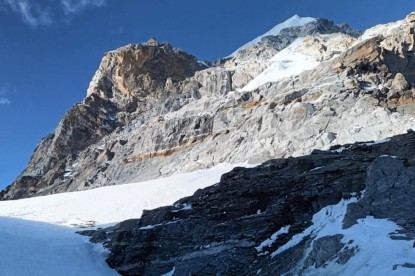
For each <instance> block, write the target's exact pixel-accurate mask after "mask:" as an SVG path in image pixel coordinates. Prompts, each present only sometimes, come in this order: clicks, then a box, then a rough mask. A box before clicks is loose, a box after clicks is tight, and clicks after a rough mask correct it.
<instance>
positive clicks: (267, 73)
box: [240, 37, 320, 92]
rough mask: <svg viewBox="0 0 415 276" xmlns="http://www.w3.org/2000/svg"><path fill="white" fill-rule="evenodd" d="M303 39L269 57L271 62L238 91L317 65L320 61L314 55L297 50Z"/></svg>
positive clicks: (251, 88) (250, 88)
mask: <svg viewBox="0 0 415 276" xmlns="http://www.w3.org/2000/svg"><path fill="white" fill-rule="evenodd" d="M303 41H304V38H302V37H301V38H297V39H296V40H295V41H294V42H293V43H291V44H290V46H288V47H286V48H285V49H283V50H282V51H280V52H278V53H277V54H276V55H275V56H274V57H272V58H271V60H270V61H271V62H272V64H271V65H270V66H269V67H268V68H267V69H265V70H264V71H263V72H262V73H261V74H259V75H258V76H256V77H255V78H254V79H253V80H251V81H250V82H249V83H248V84H247V85H245V86H244V87H243V88H242V89H241V90H240V91H242V92H243V91H252V90H254V89H256V88H258V87H260V86H261V85H263V84H265V83H268V82H276V81H279V80H281V79H284V78H287V77H291V76H295V75H298V74H300V73H302V72H304V71H307V70H311V69H313V68H315V67H316V66H317V65H319V64H320V62H319V61H318V60H317V58H316V56H313V55H307V54H304V53H301V52H299V51H298V50H297V48H298V47H299V46H300V45H301V44H302V43H303Z"/></svg>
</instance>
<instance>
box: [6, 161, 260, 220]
mask: <svg viewBox="0 0 415 276" xmlns="http://www.w3.org/2000/svg"><path fill="white" fill-rule="evenodd" d="M236 166H244V167H249V166H252V165H248V164H226V163H223V164H220V165H217V166H215V167H213V168H211V169H207V170H199V171H194V172H190V173H184V174H177V175H173V176H170V177H166V178H161V179H155V180H150V181H145V182H139V183H132V184H123V185H115V186H107V187H102V188H98V189H93V190H87V191H80V192H72V193H63V194H56V195H50V196H44V197H35V198H28V199H23V200H15V201H2V202H0V216H7V217H15V218H21V219H26V220H32V221H41V222H48V223H53V224H58V225H72V226H75V225H74V223H71V222H74V221H75V220H77V221H78V222H79V223H78V226H82V225H83V223H85V222H86V223H88V224H90V222H91V221H94V222H95V224H96V225H105V224H112V223H117V222H120V221H123V220H126V219H131V218H139V217H140V216H141V213H142V211H143V210H144V209H147V210H149V209H154V208H158V207H160V206H165V205H171V204H173V203H174V202H175V201H177V200H178V199H180V198H182V197H186V196H189V195H192V194H193V193H194V192H195V191H196V190H197V189H201V188H205V187H208V186H210V185H213V184H215V183H217V182H219V180H220V177H221V175H222V174H224V173H226V172H228V171H230V170H231V169H232V168H234V167H236ZM187 208H191V206H188V207H187Z"/></svg>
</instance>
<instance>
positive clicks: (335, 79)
mask: <svg viewBox="0 0 415 276" xmlns="http://www.w3.org/2000/svg"><path fill="white" fill-rule="evenodd" d="M414 30H415V15H414V14H411V15H408V16H407V18H405V19H403V20H401V21H398V22H394V23H390V24H387V25H379V26H376V27H374V28H372V29H369V30H367V31H366V32H364V33H363V34H361V33H360V32H357V31H354V30H352V29H350V27H348V26H347V25H336V24H334V23H333V22H331V21H328V20H325V19H314V18H301V17H298V16H294V17H292V18H290V19H288V20H287V21H285V22H284V23H282V24H279V25H277V26H276V27H275V28H273V30H272V32H269V33H266V34H265V35H264V36H260V37H258V38H257V39H256V40H254V41H253V42H251V43H248V44H247V45H244V46H243V47H241V48H240V49H239V50H238V51H236V52H235V53H234V55H232V56H230V57H228V58H226V59H222V60H219V61H217V62H212V63H209V62H200V61H198V60H197V59H196V58H195V57H193V56H191V55H189V54H186V53H185V52H183V51H181V50H178V49H174V48H173V47H172V46H171V45H169V44H167V43H159V42H157V41H156V40H154V39H153V40H150V41H148V42H147V43H144V44H139V45H135V44H134V45H127V46H125V47H121V48H119V49H117V50H114V51H110V52H108V53H106V54H105V56H104V58H103V60H102V62H101V64H100V66H99V68H98V70H97V72H96V74H95V76H94V78H93V80H92V81H91V84H90V87H89V88H88V91H87V95H86V98H85V99H84V101H82V102H81V103H79V104H76V105H75V106H73V108H72V109H71V110H70V111H68V113H67V114H66V115H65V117H64V118H63V119H62V121H61V122H60V123H59V125H58V127H57V128H56V130H55V131H54V133H52V134H50V135H48V136H47V137H45V138H44V139H43V140H42V141H41V142H40V144H39V145H38V147H37V148H36V149H35V152H34V154H33V156H32V158H31V160H30V162H29V164H28V166H27V167H26V169H25V170H24V171H23V172H22V174H21V175H20V176H19V177H18V178H17V179H16V181H15V182H13V183H12V184H11V185H10V186H8V187H7V188H6V189H5V190H4V191H2V192H0V199H2V200H7V199H19V198H24V197H32V196H39V195H47V194H54V193H61V192H69V191H77V190H85V189H91V188H96V187H101V186H106V185H115V184H121V183H129V182H137V181H142V180H148V179H154V178H158V177H163V176H168V175H171V174H173V173H180V172H188V171H193V170H197V169H204V168H209V167H212V166H214V165H215V164H219V163H224V162H227V163H244V162H249V163H251V164H258V163H261V162H264V161H266V160H269V159H272V158H280V157H288V156H299V155H304V154H309V153H310V152H311V151H312V150H314V149H328V148H329V147H330V146H333V145H336V144H344V143H353V142H355V141H367V140H379V139H383V138H386V137H388V136H392V135H396V134H400V133H404V132H405V131H406V130H407V129H409V128H414V124H415V121H414V114H415V109H414V106H415V105H414V95H415V94H414V92H415V88H414V87H415V86H414V83H415V76H414V74H413V72H414V70H415V63H414V62H413V60H414V51H413V49H414V41H415V35H414V33H415V31H414ZM268 34H271V35H268Z"/></svg>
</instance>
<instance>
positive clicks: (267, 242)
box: [255, 225, 290, 252]
mask: <svg viewBox="0 0 415 276" xmlns="http://www.w3.org/2000/svg"><path fill="white" fill-rule="evenodd" d="M289 230H290V225H287V226H284V227H281V229H280V230H278V231H277V232H275V233H274V234H273V235H272V236H271V237H270V238H268V239H266V240H265V241H263V242H261V244H260V245H258V246H257V247H255V249H256V251H258V252H261V251H262V250H263V249H264V247H269V246H271V245H272V244H273V243H274V242H275V241H276V240H277V239H278V237H279V236H281V235H282V234H287V233H288V231H289Z"/></svg>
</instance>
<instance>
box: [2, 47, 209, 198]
mask: <svg viewBox="0 0 415 276" xmlns="http://www.w3.org/2000/svg"><path fill="white" fill-rule="evenodd" d="M201 68H202V66H201V65H200V64H199V63H198V62H197V60H196V59H195V58H194V57H193V56H190V55H188V54H186V53H184V52H182V51H180V50H178V49H173V48H172V47H171V46H170V45H169V44H161V45H160V44H159V43H158V42H157V41H155V40H150V41H149V42H148V43H146V44H142V45H128V46H125V47H122V48H120V49H117V50H115V51H112V52H109V53H107V54H106V55H105V56H104V58H103V59H102V62H101V65H100V66H99V69H98V70H97V72H96V74H95V76H94V78H93V80H92V81H91V84H90V87H89V89H88V92H87V96H86V98H85V99H84V101H83V102H81V103H79V104H76V105H74V106H73V107H72V108H71V109H70V110H69V111H68V112H67V114H66V115H65V116H64V118H63V119H62V121H61V122H60V123H59V125H58V127H57V128H56V130H55V132H54V133H53V134H50V135H49V136H47V137H46V138H44V139H43V140H42V141H41V142H40V144H39V145H38V147H37V148H36V149H35V152H34V154H33V156H32V158H31V160H30V162H29V164H28V166H27V168H26V169H25V170H24V171H23V173H22V174H21V176H19V177H18V179H17V180H16V181H15V182H14V183H12V185H10V186H8V187H7V188H6V189H5V190H4V191H2V192H1V193H0V198H2V199H15V198H22V197H29V196H32V195H40V194H49V193H55V192H64V191H70V190H76V189H78V188H80V189H82V187H85V188H87V187H88V186H89V182H88V181H93V179H91V178H88V177H90V175H91V174H92V175H94V171H100V170H105V166H107V165H108V163H107V162H109V161H110V160H111V159H112V158H113V156H114V153H113V152H111V151H109V150H108V149H106V148H102V149H101V148H99V149H97V147H96V144H97V143H99V142H100V141H101V140H102V139H103V138H104V137H107V136H109V135H110V134H111V133H113V132H114V131H115V130H118V131H120V129H122V128H124V127H125V126H126V125H127V124H129V122H130V121H131V120H134V119H136V118H137V117H139V116H140V115H141V114H143V113H145V112H152V109H159V106H160V102H161V101H164V100H165V99H166V98H168V97H170V96H171V94H175V93H176V92H175V89H180V88H178V87H180V85H181V82H182V81H183V80H185V79H186V78H187V77H190V76H192V75H194V73H195V72H196V71H197V70H200V69H201ZM155 113H156V114H157V111H155ZM115 136H116V134H115ZM123 143H124V142H123V141H119V142H118V143H117V142H115V143H114V144H113V145H112V147H114V146H120V145H122V144H123ZM94 145H95V146H94ZM91 146H92V148H93V149H94V150H92V151H91ZM85 155H87V156H88V155H91V156H90V157H92V159H90V158H82V157H80V156H85ZM95 160H98V162H94V161H95ZM89 162H91V163H89ZM96 163H98V164H96ZM106 164H107V165H106ZM77 168H78V169H79V168H81V169H82V170H85V171H86V176H84V175H82V176H80V178H79V181H75V182H73V176H74V172H73V171H74V170H76V169H77Z"/></svg>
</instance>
